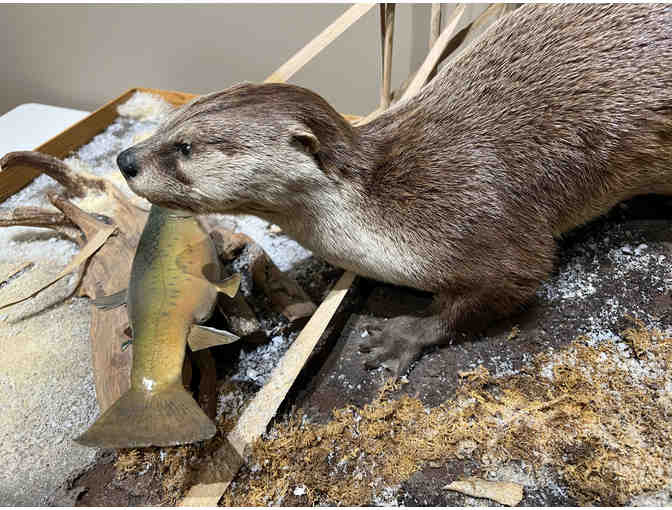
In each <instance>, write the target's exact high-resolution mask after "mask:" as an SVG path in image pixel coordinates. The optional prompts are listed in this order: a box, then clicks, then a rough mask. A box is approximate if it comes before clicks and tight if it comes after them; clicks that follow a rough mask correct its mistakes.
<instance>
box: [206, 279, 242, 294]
mask: <svg viewBox="0 0 672 510" xmlns="http://www.w3.org/2000/svg"><path fill="white" fill-rule="evenodd" d="M210 283H212V284H213V285H214V286H215V288H216V289H217V291H218V292H222V293H224V294H226V295H227V296H229V297H230V298H232V297H235V295H236V294H237V293H238V289H239V288H240V273H236V274H234V275H233V276H231V277H229V278H227V279H226V280H222V281H218V282H213V281H211V282H210Z"/></svg>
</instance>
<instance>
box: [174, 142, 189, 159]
mask: <svg viewBox="0 0 672 510" xmlns="http://www.w3.org/2000/svg"><path fill="white" fill-rule="evenodd" d="M175 149H177V150H178V151H180V152H181V153H182V154H183V155H184V156H190V155H191V144H190V143H176V144H175Z"/></svg>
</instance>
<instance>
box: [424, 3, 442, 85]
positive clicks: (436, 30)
mask: <svg viewBox="0 0 672 510" xmlns="http://www.w3.org/2000/svg"><path fill="white" fill-rule="evenodd" d="M440 34H441V4H432V14H431V17H430V19H429V51H431V49H432V48H433V47H434V45H435V44H436V40H437V39H438V38H439V35H440ZM435 74H436V67H434V69H432V72H430V73H429V77H428V78H427V79H428V80H431V79H432V78H434V75H435Z"/></svg>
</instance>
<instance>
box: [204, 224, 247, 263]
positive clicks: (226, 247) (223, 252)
mask: <svg viewBox="0 0 672 510" xmlns="http://www.w3.org/2000/svg"><path fill="white" fill-rule="evenodd" d="M209 234H210V237H211V238H212V241H213V242H214V243H215V247H216V248H217V255H218V256H219V258H220V259H221V260H222V262H229V261H231V260H233V259H235V258H236V257H237V256H238V255H240V253H241V252H242V251H243V249H244V248H245V246H247V245H248V244H250V243H254V241H253V240H252V239H251V238H250V237H249V236H247V235H245V234H242V233H235V232H234V231H233V230H229V229H228V228H221V227H214V228H213V229H212V230H210V232H209Z"/></svg>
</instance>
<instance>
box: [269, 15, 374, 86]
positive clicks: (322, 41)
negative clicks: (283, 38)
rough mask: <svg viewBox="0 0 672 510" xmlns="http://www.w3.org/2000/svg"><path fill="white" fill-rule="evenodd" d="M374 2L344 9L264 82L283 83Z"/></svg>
mask: <svg viewBox="0 0 672 510" xmlns="http://www.w3.org/2000/svg"><path fill="white" fill-rule="evenodd" d="M375 5H376V4H355V5H353V6H352V7H350V8H349V9H348V10H347V11H345V12H344V13H343V14H342V15H341V16H340V17H339V18H337V19H336V21H334V22H333V23H332V24H331V25H329V26H328V27H327V28H325V29H324V30H323V31H322V32H320V34H319V35H317V37H315V38H314V39H313V40H312V41H310V42H309V43H308V44H306V45H305V46H304V47H303V48H301V49H300V50H299V51H298V52H297V53H296V54H295V55H294V56H293V57H292V58H290V59H289V60H288V61H287V62H285V63H284V64H283V65H281V66H280V67H279V68H278V69H277V70H276V71H275V72H274V73H273V74H271V75H270V76H269V77H268V78H266V80H265V82H266V83H283V82H285V81H287V80H289V79H290V78H291V77H292V76H294V73H296V72H297V71H298V70H299V69H301V68H302V67H303V66H304V65H306V64H307V63H308V62H310V61H311V60H312V59H313V57H315V56H316V55H317V54H318V53H320V52H321V51H322V50H323V49H324V48H326V47H327V46H328V45H329V44H331V42H332V41H334V40H335V39H336V38H337V37H338V36H339V35H341V34H342V33H343V32H345V31H346V30H347V29H348V28H349V27H350V26H351V25H352V24H353V23H355V22H356V21H357V20H358V19H359V18H361V17H362V16H364V15H365V14H366V13H367V12H369V11H370V10H371V9H373V8H374V7H375Z"/></svg>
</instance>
